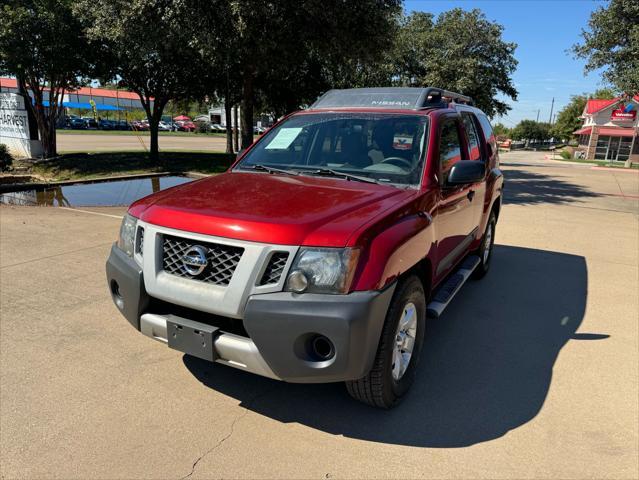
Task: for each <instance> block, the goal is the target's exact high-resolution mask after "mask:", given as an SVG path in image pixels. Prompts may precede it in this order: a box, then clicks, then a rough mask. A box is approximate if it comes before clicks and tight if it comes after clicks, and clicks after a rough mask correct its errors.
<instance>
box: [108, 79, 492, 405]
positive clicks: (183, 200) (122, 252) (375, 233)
mask: <svg viewBox="0 0 639 480" xmlns="http://www.w3.org/2000/svg"><path fill="white" fill-rule="evenodd" d="M502 188H503V177H502V173H501V172H500V170H499V160H498V156H497V148H496V144H495V138H494V135H493V133H492V130H491V127H490V124H489V122H488V119H487V118H486V115H484V113H482V112H481V111H480V110H478V109H477V108H474V107H472V101H471V100H470V99H469V98H468V97H464V96H462V95H459V94H456V93H452V92H447V91H444V90H441V89H438V88H364V89H352V90H331V91H329V92H327V93H326V94H324V95H323V96H322V97H320V98H319V99H318V100H317V102H315V104H313V106H311V107H310V108H309V109H307V110H304V111H300V112H296V113H294V114H292V115H289V116H288V117H286V118H285V119H283V120H282V121H281V122H279V123H278V124H277V125H275V126H274V127H273V128H271V129H270V130H269V131H268V132H267V133H265V134H264V135H263V136H262V137H261V138H260V139H259V140H258V141H256V142H255V143H254V144H253V145H252V146H251V147H250V148H249V149H248V150H247V151H245V152H244V153H243V154H241V155H240V156H239V158H238V160H237V161H236V162H235V164H234V165H233V166H232V167H231V168H230V169H229V170H228V171H227V172H226V173H223V174H221V175H218V176H215V177H211V178H206V179H203V180H198V181H194V182H191V183H187V184H184V185H180V186H177V187H173V188H169V189H167V190H164V191H161V192H158V193H155V194H153V195H150V196H148V197H146V198H143V199H141V200H138V201H137V202H135V203H134V204H133V205H132V206H131V207H130V208H129V211H128V213H127V215H126V216H125V217H124V220H123V222H122V227H121V230H120V238H119V240H118V242H117V244H116V245H114V246H113V248H112V250H111V255H110V257H109V259H108V261H107V266H106V270H107V279H108V284H109V288H110V290H111V294H112V296H113V300H114V302H115V304H116V305H117V307H118V308H119V310H120V311H121V312H122V314H123V315H124V316H125V317H126V319H127V320H128V321H129V322H130V323H131V324H132V325H133V326H134V327H135V328H136V329H137V330H139V331H140V332H142V333H143V334H145V335H147V336H149V337H151V338H154V339H156V340H159V341H161V342H164V343H167V344H168V346H169V347H171V348H174V349H177V350H179V351H181V352H184V353H186V354H188V355H193V356H196V357H200V358H203V359H206V360H209V361H211V362H218V363H222V364H225V365H229V366H232V367H236V368H239V369H241V370H246V371H249V372H253V373H257V374H259V375H264V376H266V377H270V378H274V379H279V380H284V381H287V382H301V383H304V382H307V383H312V382H338V381H345V382H346V386H347V389H348V392H349V393H350V394H351V395H352V396H353V397H355V398H356V399H358V400H361V401H363V402H366V403H368V404H370V405H374V406H377V407H384V408H389V407H392V406H393V405H395V404H396V403H397V402H398V401H399V400H400V399H401V398H402V397H403V396H404V394H405V393H406V392H407V390H408V389H409V387H410V386H411V384H412V383H413V380H414V379H415V374H416V371H417V367H418V362H419V356H420V353H421V349H422V345H423V343H424V330H425V321H426V317H427V316H431V317H438V316H439V315H441V314H442V312H443V310H444V309H445V308H446V306H447V305H448V303H449V302H450V301H451V299H452V297H453V296H454V295H455V294H456V293H457V292H458V291H459V289H460V288H461V286H462V285H463V284H464V282H465V281H466V280H467V279H468V278H469V277H471V276H474V277H476V278H480V277H482V276H483V275H484V274H486V272H487V270H488V267H489V265H490V258H491V250H492V246H493V241H494V238H495V224H496V222H497V219H498V217H499V210H500V207H501V201H502V195H501V193H502Z"/></svg>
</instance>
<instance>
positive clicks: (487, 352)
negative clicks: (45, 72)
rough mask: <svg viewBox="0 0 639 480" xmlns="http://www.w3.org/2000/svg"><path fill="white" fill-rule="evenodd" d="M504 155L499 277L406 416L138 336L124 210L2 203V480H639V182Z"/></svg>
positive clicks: (530, 156) (445, 323)
mask: <svg viewBox="0 0 639 480" xmlns="http://www.w3.org/2000/svg"><path fill="white" fill-rule="evenodd" d="M62 138H63V137H62ZM502 164H503V169H504V171H505V175H506V189H505V205H504V207H503V209H502V214H501V217H500V220H499V224H498V226H497V235H496V246H495V250H494V257H493V262H494V263H493V265H492V267H491V271H490V272H489V274H488V275H487V276H486V277H485V278H484V279H483V280H481V281H477V282H470V283H468V284H467V285H465V286H464V287H463V290H462V291H461V292H460V294H459V295H458V296H457V297H456V298H455V300H454V301H453V303H452V305H451V306H450V307H449V308H448V309H447V311H446V312H445V313H444V315H443V316H442V318H440V319H439V320H437V321H430V322H429V323H428V331H427V340H426V343H425V347H424V353H423V357H422V363H421V365H420V372H419V374H418V378H417V381H416V383H415V385H414V387H413V390H412V391H411V392H410V394H409V396H408V398H406V400H405V402H404V403H403V404H401V405H400V406H399V407H398V408H396V409H394V410H392V411H380V410H376V409H373V408H370V407H367V406H365V405H361V404H359V403H356V402H354V401H353V400H351V399H350V397H348V395H347V394H346V392H345V389H344V388H343V386H342V385H341V384H328V385H294V384H285V383H281V382H277V381H272V380H269V379H265V378H261V377H257V376H254V375H251V374H247V373H244V372H241V371H238V370H235V369H231V368H228V367H224V366H221V365H211V364H207V363H206V362H204V361H200V360H197V359H194V358H190V357H185V356H184V355H182V354H180V353H179V352H177V351H173V350H170V349H168V348H166V347H164V346H163V345H161V344H159V343H158V342H154V341H153V340H151V339H149V338H147V337H144V336H143V335H141V334H139V333H137V332H136V331H135V330H133V329H132V328H131V327H130V326H129V324H128V323H127V322H126V320H125V319H124V318H123V317H121V315H120V314H119V313H118V311H117V309H116V308H115V306H114V305H113V304H112V302H111V299H110V297H109V294H108V291H107V286H106V280H105V274H104V262H105V260H106V257H107V255H108V251H109V248H110V246H111V243H112V242H113V241H114V240H115V238H116V235H117V231H118V228H119V223H120V218H119V217H120V216H121V215H122V214H123V213H124V209H123V208H89V207H87V208H82V209H81V210H82V211H80V210H74V209H62V208H52V207H7V206H2V207H0V476H1V478H2V479H10V478H65V479H69V478H82V479H93V478H154V479H155V478H176V479H177V478H184V477H188V478H321V479H327V478H491V479H493V478H562V479H566V478H579V479H581V478H611V479H613V478H614V479H620V478H638V477H639V462H638V457H639V445H638V442H639V432H638V429H639V427H638V425H639V388H638V378H639V353H638V352H639V342H638V323H639V322H638V320H639V258H638V257H639V174H637V173H636V172H626V171H614V170H595V169H592V168H591V167H590V166H584V165H571V164H569V163H565V162H553V161H551V160H545V159H544V158H543V154H538V153H509V154H504V155H502Z"/></svg>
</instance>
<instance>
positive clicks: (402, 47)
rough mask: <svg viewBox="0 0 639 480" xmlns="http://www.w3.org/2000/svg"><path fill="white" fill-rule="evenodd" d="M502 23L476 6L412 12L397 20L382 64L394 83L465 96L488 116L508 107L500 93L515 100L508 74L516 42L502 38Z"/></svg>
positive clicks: (511, 69)
mask: <svg viewBox="0 0 639 480" xmlns="http://www.w3.org/2000/svg"><path fill="white" fill-rule="evenodd" d="M502 33H503V27H502V26H501V25H499V24H497V23H494V22H491V21H489V20H488V19H486V16H485V15H484V14H483V13H482V12H481V11H480V10H477V9H475V10H471V11H464V10H462V9H460V8H455V9H452V10H450V11H448V12H444V13H442V14H440V15H439V16H438V17H437V18H436V19H435V18H434V17H433V15H432V14H430V13H418V12H416V13H412V14H411V15H408V16H406V17H404V18H402V19H401V21H400V31H399V34H398V35H397V38H396V40H395V42H394V48H393V49H392V51H391V53H390V58H388V59H387V62H386V63H387V65H386V66H382V68H381V71H382V72H390V78H388V79H387V81H392V82H393V83H394V84H396V85H402V86H433V87H441V88H445V89H447V90H452V91H455V92H458V93H462V94H464V95H469V96H471V97H472V98H473V100H474V101H475V104H476V105H477V106H478V107H479V108H481V109H482V110H484V112H486V114H487V115H489V116H491V117H492V116H494V115H496V114H504V113H506V112H507V111H508V110H510V107H509V106H508V104H506V103H505V102H503V101H501V100H499V99H497V96H498V95H499V94H501V95H503V96H506V97H510V98H512V99H513V100H516V99H517V90H516V89H515V87H514V85H513V82H512V78H511V76H512V74H513V72H514V71H515V68H516V67H517V60H516V59H515V56H514V53H515V48H516V47H517V45H516V44H514V43H509V42H505V41H504V40H503V39H502Z"/></svg>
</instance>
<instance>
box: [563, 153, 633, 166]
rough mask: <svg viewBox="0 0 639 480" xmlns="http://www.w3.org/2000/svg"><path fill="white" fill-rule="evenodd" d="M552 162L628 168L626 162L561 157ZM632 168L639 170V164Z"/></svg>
mask: <svg viewBox="0 0 639 480" xmlns="http://www.w3.org/2000/svg"><path fill="white" fill-rule="evenodd" d="M552 160H558V161H561V162H571V163H583V164H585V165H593V166H597V167H606V168H626V167H625V166H624V162H608V161H606V160H578V159H576V158H562V157H561V156H559V155H558V156H556V157H554V158H552ZM630 168H634V169H639V163H633V164H632V165H631V167H630Z"/></svg>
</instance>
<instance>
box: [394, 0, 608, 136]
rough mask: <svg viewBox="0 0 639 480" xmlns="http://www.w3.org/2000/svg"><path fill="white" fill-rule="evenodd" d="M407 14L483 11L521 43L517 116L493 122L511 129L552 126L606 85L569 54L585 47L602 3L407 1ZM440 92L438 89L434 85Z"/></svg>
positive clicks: (505, 35) (514, 107)
mask: <svg viewBox="0 0 639 480" xmlns="http://www.w3.org/2000/svg"><path fill="white" fill-rule="evenodd" d="M404 5H405V8H406V10H407V12H411V11H424V12H430V13H433V14H435V15H437V14H439V13H442V12H445V11H447V10H450V9H452V8H455V7H460V8H463V9H464V10H472V9H474V8H478V9H480V10H482V11H483V12H484V13H485V15H486V17H487V18H488V19H489V20H491V21H494V22H497V23H499V24H501V25H502V26H503V27H504V32H503V38H504V40H506V41H508V42H515V43H516V44H517V45H518V47H517V49H516V50H515V57H516V58H517V60H518V61H519V65H518V66H517V71H516V72H515V74H514V75H513V81H514V84H515V88H516V89H517V91H518V92H519V95H518V97H517V101H516V102H513V101H512V100H511V99H506V101H507V103H509V104H510V105H511V106H512V110H511V111H510V112H508V114H507V115H506V116H505V117H501V118H500V117H497V118H494V119H493V123H497V122H501V123H503V124H504V125H505V126H507V127H513V126H515V125H516V124H517V123H518V122H519V121H520V120H523V119H530V120H536V118H537V111H538V110H540V113H539V121H544V122H547V121H548V120H549V118H550V107H551V103H552V98H553V97H554V98H555V105H554V110H553V112H554V113H556V112H557V111H558V110H561V108H562V107H564V106H565V105H566V104H567V103H568V102H569V101H570V96H571V95H576V94H580V93H591V92H594V91H595V90H596V89H598V88H602V87H604V86H605V85H604V84H603V83H602V80H601V74H600V72H592V73H590V74H589V75H585V74H584V71H583V67H584V63H585V62H584V61H583V60H575V59H574V58H573V57H572V54H571V53H568V52H567V50H568V49H569V48H570V47H571V46H572V45H574V44H575V43H577V42H579V41H580V39H581V37H580V33H581V29H582V28H585V27H586V25H587V22H588V19H589V17H590V13H591V12H592V11H594V10H595V9H597V8H598V7H600V6H605V5H606V2H605V1H602V0H536V1H531V0H512V1H511V0H454V1H446V0H407V1H406V2H405V4H404ZM434 86H436V85H434Z"/></svg>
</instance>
